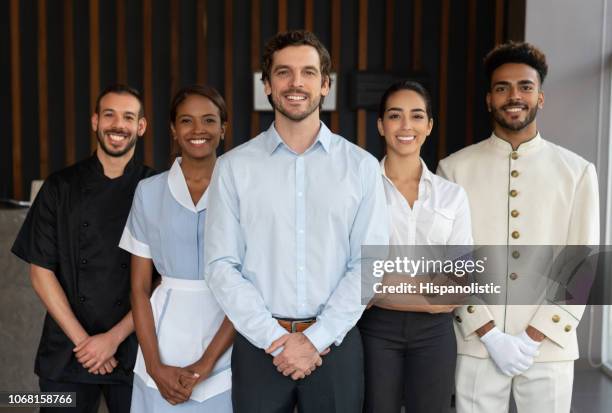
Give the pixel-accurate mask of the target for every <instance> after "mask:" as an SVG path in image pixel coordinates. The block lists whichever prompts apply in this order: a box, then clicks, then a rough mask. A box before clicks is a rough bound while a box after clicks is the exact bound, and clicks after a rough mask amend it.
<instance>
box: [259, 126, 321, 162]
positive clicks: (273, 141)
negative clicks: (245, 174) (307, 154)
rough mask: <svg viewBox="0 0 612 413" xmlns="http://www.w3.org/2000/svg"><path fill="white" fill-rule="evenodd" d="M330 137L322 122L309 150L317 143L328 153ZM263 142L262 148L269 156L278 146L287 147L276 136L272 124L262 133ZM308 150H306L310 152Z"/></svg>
mask: <svg viewBox="0 0 612 413" xmlns="http://www.w3.org/2000/svg"><path fill="white" fill-rule="evenodd" d="M331 137H332V133H331V131H330V130H329V129H328V128H327V126H325V124H324V123H323V122H320V127H319V132H318V133H317V138H316V139H315V141H314V143H313V144H312V146H311V147H310V148H312V147H314V146H315V145H316V144H317V143H319V144H320V145H321V147H323V149H324V150H325V152H327V153H329V147H330V144H331ZM263 141H264V146H265V148H266V151H267V152H268V153H269V154H270V155H272V154H273V153H274V151H275V150H276V148H278V147H279V146H280V145H285V146H287V145H286V144H285V141H283V138H281V137H280V135H279V134H278V131H277V130H276V128H275V127H274V122H272V124H271V125H270V127H269V128H268V130H266V131H265V132H264V135H263ZM310 148H308V150H310ZM308 150H307V151H308Z"/></svg>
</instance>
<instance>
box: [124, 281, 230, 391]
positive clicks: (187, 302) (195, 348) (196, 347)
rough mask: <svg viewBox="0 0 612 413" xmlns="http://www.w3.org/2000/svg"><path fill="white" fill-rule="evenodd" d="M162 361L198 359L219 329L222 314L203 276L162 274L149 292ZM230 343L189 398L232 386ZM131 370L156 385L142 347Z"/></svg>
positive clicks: (173, 362) (177, 362)
mask: <svg viewBox="0 0 612 413" xmlns="http://www.w3.org/2000/svg"><path fill="white" fill-rule="evenodd" d="M151 307H152V308H153V318H154V320H155V331H156V333H157V343H158V347H159V355H160V358H161V362H162V363H163V364H166V365H170V366H177V367H185V366H188V365H190V364H192V363H194V362H196V361H197V360H199V359H200V358H201V357H202V355H203V354H204V351H205V350H206V348H207V347H208V345H209V344H210V342H211V341H212V339H213V337H214V336H215V334H216V333H217V331H218V330H219V327H220V326H221V323H222V322H223V318H224V317H225V314H224V313H223V311H222V310H221V307H219V304H217V301H216V300H215V298H214V296H213V294H212V292H211V291H210V289H209V288H208V286H207V285H206V282H205V281H204V280H185V279H180V278H172V277H162V282H161V285H160V286H159V287H158V288H156V289H155V291H154V292H153V295H152V296H151ZM231 353H232V349H231V347H230V348H229V349H228V350H227V351H226V352H225V353H224V354H223V355H222V356H221V357H220V358H219V360H217V363H216V364H215V367H214V368H213V371H212V373H211V375H210V376H209V377H208V378H207V379H206V380H204V381H202V382H201V383H199V384H198V385H197V386H195V388H194V389H193V392H192V393H191V399H193V400H196V401H198V402H202V401H204V400H206V399H209V398H211V397H213V396H216V395H218V394H220V393H223V392H225V391H227V390H229V389H230V388H231V387H232V372H231V368H230V359H231ZM134 373H136V374H138V376H140V378H141V379H142V381H143V382H145V383H146V385H147V386H149V387H153V388H155V389H157V385H156V384H155V381H154V380H153V379H152V378H151V377H150V376H149V374H148V373H147V369H146V366H145V362H144V358H143V355H142V350H141V349H140V346H139V347H138V357H137V358H136V365H135V367H134Z"/></svg>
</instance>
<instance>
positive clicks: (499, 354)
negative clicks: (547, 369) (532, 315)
mask: <svg viewBox="0 0 612 413" xmlns="http://www.w3.org/2000/svg"><path fill="white" fill-rule="evenodd" d="M480 340H481V341H482V343H483V344H484V345H485V347H486V348H487V351H488V352H489V355H490V356H491V358H492V359H493V361H494V362H495V364H496V365H497V367H498V368H499V369H500V370H501V372H502V373H504V374H505V375H507V376H510V377H513V376H516V375H519V374H522V373H524V372H525V371H527V369H529V368H530V367H531V366H532V364H533V360H534V358H535V357H537V356H538V355H539V354H540V353H539V351H538V349H539V347H540V344H541V343H540V342H538V341H535V340H533V339H532V338H531V337H529V335H528V334H527V332H526V331H523V332H521V333H520V334H518V335H516V336H513V335H510V334H506V333H503V332H502V331H501V330H499V329H498V328H497V327H493V328H492V329H491V330H489V331H488V332H487V333H486V334H484V335H483V336H482V337H480Z"/></svg>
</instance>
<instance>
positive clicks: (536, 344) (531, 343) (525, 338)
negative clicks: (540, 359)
mask: <svg viewBox="0 0 612 413" xmlns="http://www.w3.org/2000/svg"><path fill="white" fill-rule="evenodd" d="M514 337H515V338H517V339H519V340H520V341H521V342H522V343H523V345H524V346H526V347H528V348H530V349H531V354H533V355H532V357H534V358H535V357H537V356H539V355H540V352H539V351H538V350H539V348H540V345H542V342H541V341H535V340H534V339H532V338H531V337H529V334H527V331H526V330H523V331H522V332H521V334H519V335H517V336H514Z"/></svg>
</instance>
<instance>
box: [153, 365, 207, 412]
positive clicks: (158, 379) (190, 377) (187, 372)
mask: <svg viewBox="0 0 612 413" xmlns="http://www.w3.org/2000/svg"><path fill="white" fill-rule="evenodd" d="M196 369H197V367H196V365H195V364H192V365H190V366H186V367H175V366H168V365H165V364H161V363H159V364H157V365H155V366H152V368H151V369H147V370H148V373H149V375H150V376H151V378H152V379H153V380H154V381H155V384H157V389H158V390H159V393H160V394H161V395H162V397H163V398H164V399H166V401H168V403H170V404H172V405H176V404H179V403H183V402H186V401H187V400H189V399H190V398H191V393H192V392H193V388H194V387H195V386H196V385H197V384H198V383H200V382H201V381H202V380H204V379H205V378H206V377H208V376H209V375H210V369H206V372H204V373H203V374H199V373H197V372H196Z"/></svg>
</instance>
